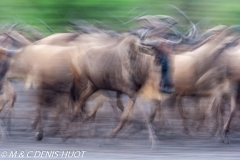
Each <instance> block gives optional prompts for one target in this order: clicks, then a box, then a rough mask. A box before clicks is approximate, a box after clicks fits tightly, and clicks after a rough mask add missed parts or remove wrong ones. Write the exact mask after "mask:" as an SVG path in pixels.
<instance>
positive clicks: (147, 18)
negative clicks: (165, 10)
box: [137, 15, 177, 25]
mask: <svg viewBox="0 0 240 160" xmlns="http://www.w3.org/2000/svg"><path fill="white" fill-rule="evenodd" d="M152 18H157V19H160V20H163V19H164V20H167V22H169V23H170V22H171V23H170V24H171V25H175V24H177V20H176V19H174V18H173V17H171V16H167V15H146V16H141V17H139V18H137V20H149V19H152Z"/></svg>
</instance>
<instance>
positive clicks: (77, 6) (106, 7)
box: [0, 0, 240, 34]
mask: <svg viewBox="0 0 240 160" xmlns="http://www.w3.org/2000/svg"><path fill="white" fill-rule="evenodd" d="M0 4H1V5H0V21H1V22H4V23H5V22H11V23H13V22H21V21H24V22H25V23H27V24H30V25H32V26H37V27H39V28H41V29H42V30H43V31H44V32H46V33H48V34H50V33H51V32H50V31H49V30H48V29H47V27H46V25H44V23H43V22H45V23H46V24H47V25H48V26H49V27H50V28H52V30H53V31H54V32H63V31H65V30H66V26H67V24H69V22H73V21H75V22H76V23H77V20H80V19H83V20H87V21H89V22H91V23H93V24H95V23H97V22H98V21H101V22H104V23H105V24H106V25H108V26H110V27H111V28H113V29H118V30H122V29H128V28H129V27H130V26H131V25H133V23H126V22H128V21H129V20H131V19H132V18H134V17H136V16H138V15H140V14H142V13H145V12H147V11H148V12H147V13H146V14H168V15H172V16H176V17H177V18H180V17H181V15H180V14H179V13H178V12H177V11H176V10H174V9H173V8H171V7H169V6H167V4H172V5H174V6H177V7H178V8H180V9H182V10H183V11H184V12H185V13H186V14H187V15H188V16H189V18H190V19H191V20H192V21H193V22H194V23H197V22H198V21H200V20H201V19H203V18H206V17H208V18H209V20H211V21H210V24H212V25H217V24H225V25H229V24H238V23H239V15H240V1H239V0H228V1H226V0H201V1H197V0H172V1H169V0H0ZM134 8H135V9H134ZM123 23H126V24H123ZM185 23H186V21H185Z"/></svg>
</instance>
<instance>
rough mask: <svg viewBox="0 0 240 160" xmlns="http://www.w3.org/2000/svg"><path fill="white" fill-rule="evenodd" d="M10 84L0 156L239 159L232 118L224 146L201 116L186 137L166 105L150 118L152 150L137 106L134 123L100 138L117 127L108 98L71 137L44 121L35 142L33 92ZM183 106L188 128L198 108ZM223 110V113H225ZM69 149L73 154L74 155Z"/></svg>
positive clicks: (189, 102) (237, 129)
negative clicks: (11, 104) (7, 127)
mask: <svg viewBox="0 0 240 160" xmlns="http://www.w3.org/2000/svg"><path fill="white" fill-rule="evenodd" d="M13 85H14V87H15V88H16V91H17V93H18V97H17V102H16V103H15V112H14V116H13V120H12V127H11V133H10V134H9V135H7V136H6V137H5V139H3V140H2V142H1V144H0V159H9V158H10V159H11V158H13V159H19V158H24V159H26V158H27V159H60V158H63V159H98V160H100V159H104V160H105V159H111V160H112V159H143V160H145V159H158V160H159V159H174V160H175V159H191V160H192V159H194V160H198V159H216V158H217V159H239V157H240V134H239V133H240V127H239V118H238V117H237V116H236V117H235V118H234V119H233V123H232V126H231V132H230V135H229V141H230V144H229V145H225V144H222V143H220V142H218V140H217V138H216V137H214V138H212V137H211V134H210V133H211V128H212V123H211V122H212V119H211V118H209V117H207V118H206V121H205V123H204V125H203V126H202V127H201V129H200V130H199V131H198V132H196V133H195V132H194V131H192V132H191V136H189V135H186V134H185V133H184V132H183V127H182V122H181V121H180V118H179V114H178V112H177V109H176V108H175V107H168V106H167V105H166V106H164V108H163V113H164V114H163V115H164V119H163V118H157V119H156V121H155V122H154V124H155V127H154V128H155V129H156V131H157V135H158V139H159V144H157V147H156V148H154V149H151V145H150V142H149V140H148V134H147V129H146V126H145V123H144V120H142V117H141V114H139V109H138V105H136V107H135V108H136V109H135V110H134V118H133V119H132V120H133V121H134V122H135V123H130V124H129V125H128V126H127V127H126V128H124V129H123V130H122V131H121V132H120V134H119V135H118V136H117V138H115V139H107V138H106V135H108V134H109V133H110V132H111V131H112V129H114V127H115V126H116V125H117V120H116V116H115V114H114V113H113V110H112V109H111V107H110V104H109V103H108V102H106V103H104V107H102V108H101V109H100V110H99V112H98V114H97V117H96V122H95V123H94V124H91V125H89V123H88V124H79V125H78V126H74V127H75V128H77V134H76V133H75V134H74V135H75V137H74V138H70V139H68V140H67V141H65V142H63V140H62V138H61V135H60V134H57V135H51V134H50V131H49V130H50V129H49V128H50V127H49V126H50V125H51V123H49V124H48V125H45V128H44V130H45V134H44V139H43V140H42V141H40V142H38V141H36V140H35V138H34V135H35V132H34V131H32V130H31V122H32V120H33V119H34V116H35V112H34V111H35V109H36V93H35V91H33V90H30V91H27V92H26V91H24V89H23V84H22V83H20V82H13ZM123 101H124V102H125V101H126V97H124V98H123ZM206 103H207V102H206ZM94 104H95V101H91V102H89V103H88V106H90V107H91V106H94ZM138 104H140V103H138ZM184 104H185V109H186V111H188V112H189V115H190V116H188V118H189V119H188V128H189V129H190V130H194V127H195V125H196V124H197V123H196V122H197V121H196V119H197V117H198V110H197V108H196V107H194V106H195V105H194V101H193V100H190V99H185V100H184ZM227 113H228V112H227V111H226V115H227ZM119 114H120V112H119ZM139 119H140V120H139ZM156 126H158V127H156ZM89 128H90V129H91V130H90V131H89ZM94 128H95V129H94ZM44 151H46V152H49V154H50V152H51V153H52V155H50V156H49V155H46V152H44ZM80 151H81V152H80ZM84 151H85V152H84ZM53 153H55V154H53ZM70 153H74V154H75V155H74V156H75V157H74V156H72V155H71V154H70ZM83 153H84V154H83ZM41 154H42V155H41ZM41 156H42V157H41ZM48 156H49V157H48ZM71 156H72V157H71Z"/></svg>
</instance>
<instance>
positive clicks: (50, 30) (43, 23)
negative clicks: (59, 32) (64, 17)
mask: <svg viewBox="0 0 240 160" xmlns="http://www.w3.org/2000/svg"><path fill="white" fill-rule="evenodd" d="M36 19H37V20H39V21H40V22H42V23H43V24H44V25H45V26H46V27H47V28H48V29H49V30H50V31H51V32H52V33H54V31H53V30H52V28H50V27H49V26H48V25H47V23H45V22H44V21H43V20H41V19H39V18H36Z"/></svg>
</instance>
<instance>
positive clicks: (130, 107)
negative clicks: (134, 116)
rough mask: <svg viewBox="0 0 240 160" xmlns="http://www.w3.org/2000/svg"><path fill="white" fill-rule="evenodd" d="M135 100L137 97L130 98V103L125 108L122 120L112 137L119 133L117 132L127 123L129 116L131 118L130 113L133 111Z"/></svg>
mask: <svg viewBox="0 0 240 160" xmlns="http://www.w3.org/2000/svg"><path fill="white" fill-rule="evenodd" d="M135 101H136V98H135V97H134V98H130V99H129V100H128V103H127V105H126V107H125V108H124V110H123V113H122V116H121V119H120V122H119V124H118V126H117V127H116V128H115V129H114V130H113V132H112V134H111V136H110V137H115V136H116V135H117V133H118V132H119V131H120V130H121V129H122V128H123V126H124V125H125V123H126V122H127V120H128V118H129V115H130V114H131V112H132V110H133V106H134V103H135Z"/></svg>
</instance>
